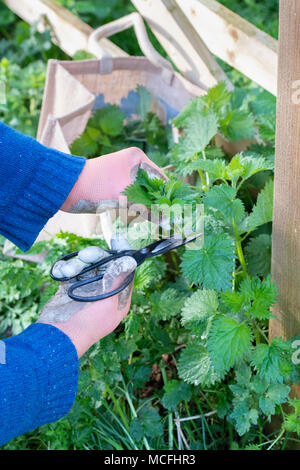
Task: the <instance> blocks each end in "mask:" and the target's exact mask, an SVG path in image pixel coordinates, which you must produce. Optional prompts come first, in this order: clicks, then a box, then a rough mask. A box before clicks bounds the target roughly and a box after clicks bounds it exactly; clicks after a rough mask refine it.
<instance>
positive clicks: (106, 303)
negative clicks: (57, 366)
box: [38, 247, 137, 357]
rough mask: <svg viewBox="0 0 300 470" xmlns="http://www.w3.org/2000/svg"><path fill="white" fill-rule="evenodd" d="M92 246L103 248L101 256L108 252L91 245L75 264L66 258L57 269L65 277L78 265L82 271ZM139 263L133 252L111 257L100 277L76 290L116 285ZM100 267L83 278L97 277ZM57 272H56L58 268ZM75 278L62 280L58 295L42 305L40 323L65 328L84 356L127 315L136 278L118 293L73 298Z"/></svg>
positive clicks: (84, 292)
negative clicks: (81, 299) (70, 290)
mask: <svg viewBox="0 0 300 470" xmlns="http://www.w3.org/2000/svg"><path fill="white" fill-rule="evenodd" d="M91 248H93V249H95V248H96V249H97V250H98V252H99V250H100V251H102V252H103V254H102V257H105V256H108V255H109V254H108V253H107V252H105V250H101V249H100V248H98V247H88V248H85V249H83V250H81V251H80V252H79V254H78V256H77V257H76V258H73V259H72V262H73V264H70V261H69V262H63V263H65V265H62V264H61V263H62V262H58V263H56V265H58V266H56V265H55V269H56V270H58V271H60V272H61V275H62V277H64V275H65V273H66V272H68V270H72V269H73V270H74V269H75V271H76V269H77V270H78V271H77V273H79V272H80V271H81V270H82V269H83V267H84V266H83V265H81V266H80V262H81V260H80V258H82V259H85V260H86V257H87V256H89V254H90V253H91V250H90V249H91ZM83 255H84V256H85V258H84V257H83ZM93 262H94V261H93ZM85 266H86V264H85ZM136 266H137V264H136V261H135V260H134V258H132V257H130V256H123V257H121V258H118V259H116V260H115V261H111V262H109V263H107V265H106V267H105V268H104V267H102V270H103V269H104V271H105V272H104V274H103V278H102V279H101V280H99V281H96V282H95V283H92V284H88V285H86V286H82V287H81V288H80V289H78V290H77V291H76V293H77V294H78V295H80V296H87V297H94V296H96V295H101V294H103V293H105V292H108V291H111V290H114V289H117V288H118V287H120V286H121V284H122V283H123V282H124V280H125V279H126V278H127V277H128V276H129V275H130V273H132V272H133V271H134V270H135V268H136ZM64 269H65V270H66V271H64ZM100 269H101V267H100V268H98V270H95V271H96V272H95V271H92V272H88V273H85V274H83V275H82V276H81V278H82V279H84V277H85V276H86V277H87V278H89V277H92V276H93V277H94V276H95V275H97V274H99V270H100ZM54 274H55V276H57V274H58V272H56V273H54ZM72 274H73V273H72ZM57 277H59V275H58V276H57ZM73 282H75V281H74V280H70V281H68V282H63V283H61V284H60V287H59V289H58V291H57V293H56V294H55V296H54V297H53V298H52V299H51V300H50V301H49V302H48V303H47V304H46V305H45V306H44V307H43V309H42V311H41V314H40V317H39V319H38V323H48V324H50V325H53V326H55V327H56V328H58V329H60V330H61V331H63V332H64V333H65V334H66V335H67V336H69V338H70V339H71V341H72V342H73V344H74V346H75V348H76V350H77V353H78V357H81V356H82V355H83V354H84V353H85V351H87V350H88V349H89V348H90V347H91V346H92V345H93V344H94V343H96V342H97V341H98V340H100V339H101V338H103V337H104V336H106V335H108V334H109V333H111V332H112V331H113V330H114V329H115V328H116V327H117V326H118V325H119V323H120V322H121V320H122V319H123V318H124V317H125V316H126V315H127V313H128V311H129V308H130V301H131V294H132V285H133V282H131V283H130V284H129V285H128V286H127V287H126V288H125V289H124V290H123V291H121V292H120V293H119V294H117V295H114V296H112V297H109V298H106V299H103V300H98V301H96V302H77V301H75V300H72V299H71V298H70V297H69V296H68V294H67V290H68V288H69V287H70V285H71V284H72V283H73Z"/></svg>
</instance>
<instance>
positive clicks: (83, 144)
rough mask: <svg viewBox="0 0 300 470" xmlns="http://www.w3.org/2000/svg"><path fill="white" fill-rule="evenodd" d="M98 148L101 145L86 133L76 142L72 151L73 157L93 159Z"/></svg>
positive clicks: (72, 146) (71, 148)
mask: <svg viewBox="0 0 300 470" xmlns="http://www.w3.org/2000/svg"><path fill="white" fill-rule="evenodd" d="M98 148H99V144H98V143H97V142H96V141H95V140H94V139H93V138H91V136H90V135H89V134H88V133H87V132H84V133H83V134H82V135H81V136H80V137H78V139H76V140H74V142H73V143H72V145H71V147H70V150H71V152H72V154H73V155H78V156H83V157H92V156H94V155H95V153H96V152H97V150H98Z"/></svg>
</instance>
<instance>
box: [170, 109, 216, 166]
mask: <svg viewBox="0 0 300 470" xmlns="http://www.w3.org/2000/svg"><path fill="white" fill-rule="evenodd" d="M184 131H185V136H184V137H181V138H180V139H179V143H178V144H176V145H175V146H174V147H173V152H174V151H175V153H176V156H177V157H178V159H179V160H184V161H190V160H192V159H193V157H194V156H195V155H196V154H197V153H199V152H202V150H204V149H205V147H206V146H207V145H208V144H209V143H210V141H211V139H212V138H213V137H214V136H215V135H216V134H217V132H218V119H217V117H216V115H215V113H213V112H212V111H210V110H208V109H206V110H204V112H203V113H192V114H190V115H189V117H187V118H186V120H185V126H184Z"/></svg>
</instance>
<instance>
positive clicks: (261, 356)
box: [251, 338, 292, 383]
mask: <svg viewBox="0 0 300 470" xmlns="http://www.w3.org/2000/svg"><path fill="white" fill-rule="evenodd" d="M291 354H292V351H291V347H290V345H289V343H287V342H285V341H283V340H282V339H281V338H274V339H273V341H272V343H271V344H270V345H268V344H258V345H257V346H256V348H255V350H254V351H253V353H252V361H251V364H252V366H253V367H254V368H255V369H256V370H257V372H258V373H259V375H260V377H261V378H262V379H265V380H266V381H267V382H269V383H270V382H271V383H283V381H286V380H288V378H289V376H290V374H291V371H292V365H291Z"/></svg>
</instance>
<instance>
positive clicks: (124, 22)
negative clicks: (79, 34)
mask: <svg viewBox="0 0 300 470" xmlns="http://www.w3.org/2000/svg"><path fill="white" fill-rule="evenodd" d="M130 27H133V28H134V31H135V34H136V37H137V40H138V43H139V46H140V48H141V50H142V51H143V53H144V54H145V57H147V59H149V60H150V62H151V63H153V64H154V65H156V66H157V67H162V68H163V69H164V74H165V76H166V78H167V77H168V78H169V80H168V81H171V78H172V77H173V74H174V70H173V67H172V65H171V64H170V62H169V61H168V60H166V59H164V57H162V56H161V55H160V54H159V53H158V52H157V51H156V50H155V49H154V47H153V46H152V44H151V42H150V40H149V37H148V34H147V31H146V28H145V24H144V21H143V19H142V17H141V15H140V14H139V13H137V12H134V13H130V14H129V15H126V16H123V17H122V18H119V19H117V20H115V21H112V22H111V23H107V24H104V25H102V26H100V27H99V28H97V29H95V31H93V32H92V34H91V35H90V36H89V39H88V50H89V51H90V52H92V53H93V54H95V55H96V56H97V57H99V59H101V71H100V73H111V72H112V70H113V58H112V55H111V54H110V53H109V52H108V51H107V50H106V49H104V48H103V47H102V46H101V45H100V44H99V41H100V39H103V38H106V37H108V36H112V35H113V34H116V33H119V32H121V31H124V30H126V29H128V28H130Z"/></svg>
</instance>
